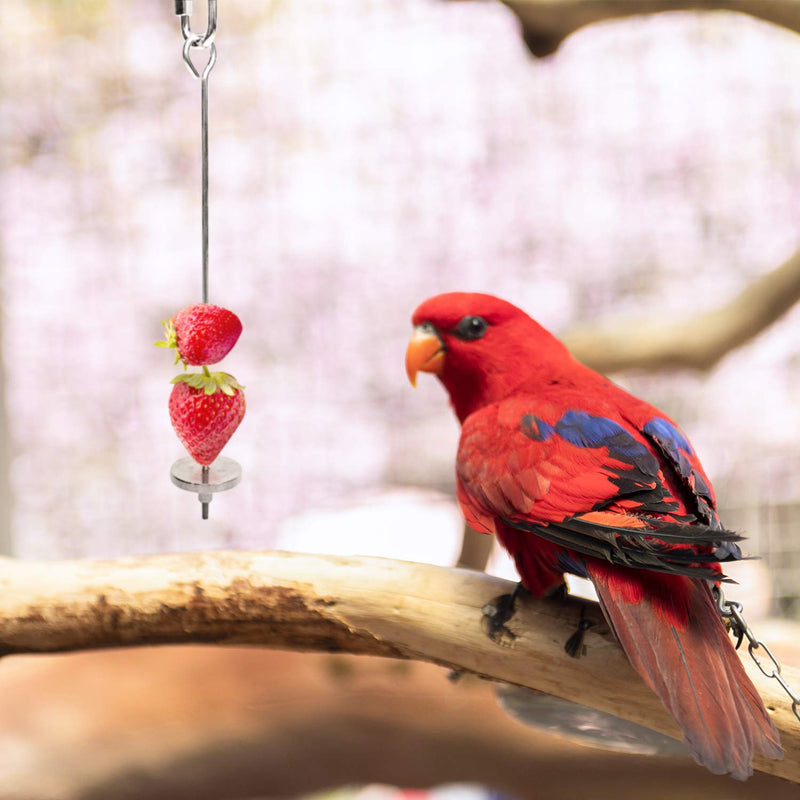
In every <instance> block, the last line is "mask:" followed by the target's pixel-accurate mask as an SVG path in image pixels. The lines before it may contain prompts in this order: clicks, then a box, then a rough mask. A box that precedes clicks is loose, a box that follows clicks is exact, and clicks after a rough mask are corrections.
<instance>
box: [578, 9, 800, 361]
mask: <svg viewBox="0 0 800 800" xmlns="http://www.w3.org/2000/svg"><path fill="white" fill-rule="evenodd" d="M798 9H800V4H798ZM798 300H800V252H797V253H795V254H794V255H793V256H792V257H791V258H790V259H788V261H786V262H784V263H783V264H781V265H780V266H779V267H777V268H776V269H774V270H772V271H771V272H768V273H767V274H766V275H763V276H762V277H760V278H758V279H757V280H755V281H753V282H752V283H750V284H749V285H748V286H746V287H745V288H744V289H743V290H742V291H741V292H740V293H739V294H738V295H737V296H736V297H734V298H733V299H732V300H730V301H729V302H727V303H725V304H724V305H722V306H720V307H719V308H715V309H712V310H711V311H706V312H705V313H702V314H696V315H694V316H693V317H691V318H690V319H684V320H679V321H677V322H667V323H663V322H655V321H653V320H652V318H651V319H632V320H626V321H623V322H615V323H614V324H613V325H609V326H608V327H606V328H603V327H600V326H597V327H592V328H585V329H584V328H581V329H576V330H573V331H571V332H569V333H567V334H566V335H565V336H564V342H565V343H566V345H567V346H568V347H569V348H570V350H571V351H572V352H573V354H574V355H575V357H576V358H578V359H579V360H580V361H583V362H584V363H585V364H587V365H589V366H591V367H592V368H593V369H596V370H598V371H600V372H606V373H610V372H618V371H620V370H624V369H647V370H649V371H655V370H661V369H680V368H683V369H695V370H708V369H711V367H713V366H714V365H715V364H716V363H717V362H719V361H720V359H722V358H723V357H724V356H725V355H727V354H728V353H729V352H731V351H732V350H734V349H735V348H737V347H740V346H741V345H743V344H744V343H745V342H748V341H749V340H750V339H752V338H754V337H755V336H757V335H758V334H759V333H761V332H762V331H763V330H765V329H766V328H768V327H769V326H770V325H771V324H772V323H773V322H775V321H776V320H777V319H779V318H780V317H781V316H783V314H785V313H786V312H787V311H788V310H789V309H790V308H791V307H792V306H793V305H794V304H795V303H797V301H798Z"/></svg>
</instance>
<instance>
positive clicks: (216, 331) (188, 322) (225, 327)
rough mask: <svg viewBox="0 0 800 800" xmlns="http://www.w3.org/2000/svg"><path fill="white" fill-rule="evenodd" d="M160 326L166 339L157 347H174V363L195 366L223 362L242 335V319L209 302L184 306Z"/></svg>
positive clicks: (158, 343)
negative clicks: (163, 329)
mask: <svg viewBox="0 0 800 800" xmlns="http://www.w3.org/2000/svg"><path fill="white" fill-rule="evenodd" d="M162 324H163V325H164V328H165V329H166V334H167V335H166V339H165V341H161V342H156V347H174V348H175V350H176V351H177V353H176V355H175V363H176V364H177V363H178V361H183V363H184V364H185V365H186V364H191V365H192V366H195V367H202V366H205V365H207V364H216V363H217V362H218V361H222V359H223V358H225V356H226V355H228V353H229V352H230V351H231V349H232V348H233V346H234V345H235V344H236V342H237V340H238V339H239V336H240V334H241V332H242V323H241V320H240V319H239V317H237V316H236V314H234V313H233V311H228V309H227V308H222V306H214V305H211V304H210V303H195V304H194V305H191V306H186V308H184V309H183V310H182V311H179V312H178V313H177V314H176V315H175V316H174V317H173V318H172V319H169V320H167V321H166V322H164V323H162Z"/></svg>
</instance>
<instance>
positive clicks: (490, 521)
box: [457, 397, 741, 580]
mask: <svg viewBox="0 0 800 800" xmlns="http://www.w3.org/2000/svg"><path fill="white" fill-rule="evenodd" d="M531 404H532V401H531V399H530V398H527V397H521V398H512V399H510V400H506V401H504V402H502V403H498V404H495V405H493V406H488V407H486V408H484V409H483V410H482V411H480V412H478V413H477V414H473V415H472V416H471V417H469V418H468V419H467V420H466V421H465V423H464V425H463V428H462V436H461V444H460V446H459V454H458V461H457V477H458V484H459V486H458V492H459V501H460V503H461V506H462V509H463V510H464V513H465V516H466V517H467V521H468V522H470V524H472V525H473V526H476V527H477V528H478V530H485V531H491V530H493V525H494V520H498V519H499V520H501V521H502V522H504V523H505V524H506V525H510V526H511V527H514V528H516V529H518V530H522V531H526V532H530V533H532V534H536V535H537V536H540V537H542V538H544V539H547V540H548V541H551V542H553V543H554V544H556V545H560V546H563V547H564V548H566V549H569V550H571V551H574V552H578V553H582V554H584V555H589V556H594V557H596V558H600V559H603V560H606V561H609V562H611V563H614V564H619V565H621V566H628V567H638V568H641V569H649V570H655V571H660V572H671V573H677V574H682V575H689V576H691V577H697V578H713V579H717V580H718V579H719V578H720V574H719V568H718V567H717V566H716V563H717V562H719V561H729V560H736V559H738V558H741V553H740V552H739V549H738V547H737V546H736V545H735V544H734V543H735V542H736V541H737V540H739V539H740V537H739V536H737V534H735V533H731V532H729V531H725V530H723V529H722V528H721V526H718V523H717V524H713V525H709V524H707V523H706V522H705V520H702V519H701V518H700V517H699V515H694V514H687V513H686V509H685V508H684V506H683V504H682V503H681V501H679V500H678V499H677V498H675V497H673V496H672V494H671V492H670V489H669V486H668V482H667V480H666V479H665V476H664V472H663V468H662V462H661V461H660V460H659V459H658V458H657V457H656V455H654V453H653V452H652V451H651V449H650V448H649V447H648V446H647V445H646V444H645V441H646V434H641V435H639V436H636V435H634V433H633V432H631V431H630V430H627V429H626V428H625V427H623V426H622V425H621V424H620V423H619V422H616V421H614V420H612V419H610V418H608V417H604V416H598V415H591V414H588V413H586V412H584V411H579V410H574V409H573V410H568V411H566V412H564V413H562V414H561V415H560V416H558V418H557V419H555V420H554V421H552V422H550V421H547V419H546V418H543V417H538V416H536V415H535V414H534V413H530V411H529V409H530V408H531ZM552 418H553V415H552V413H551V414H550V419H552ZM653 447H654V449H657V447H656V446H655V445H653ZM665 463H666V468H668V469H669V468H671V462H670V461H669V459H667V461H666V462H665ZM714 519H716V517H714Z"/></svg>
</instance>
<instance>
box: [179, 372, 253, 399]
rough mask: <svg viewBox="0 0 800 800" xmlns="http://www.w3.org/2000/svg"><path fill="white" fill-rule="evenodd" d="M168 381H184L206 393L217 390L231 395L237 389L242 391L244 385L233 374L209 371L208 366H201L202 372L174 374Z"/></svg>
mask: <svg viewBox="0 0 800 800" xmlns="http://www.w3.org/2000/svg"><path fill="white" fill-rule="evenodd" d="M170 383H185V384H187V385H188V386H190V387H191V388H192V389H197V391H200V392H203V393H205V394H207V395H212V394H214V393H215V392H218V391H219V392H222V393H223V394H227V395H228V396H230V397H233V395H235V394H236V392H237V391H244V386H242V385H241V384H240V383H239V382H238V381H237V380H236V378H234V377H233V375H229V374H228V373H227V372H209V371H208V367H203V371H202V372H184V373H183V374H182V375H176V376H175V377H174V378H173V379H172V380H171V381H170Z"/></svg>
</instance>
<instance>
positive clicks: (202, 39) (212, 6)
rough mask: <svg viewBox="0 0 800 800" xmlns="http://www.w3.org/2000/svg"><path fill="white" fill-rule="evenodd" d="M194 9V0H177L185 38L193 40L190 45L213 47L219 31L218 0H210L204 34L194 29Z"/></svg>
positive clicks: (177, 9) (177, 11)
mask: <svg viewBox="0 0 800 800" xmlns="http://www.w3.org/2000/svg"><path fill="white" fill-rule="evenodd" d="M193 10H194V3H193V0H175V13H176V14H177V15H178V16H179V17H180V18H181V33H182V34H183V40H184V42H191V44H190V45H189V47H211V45H212V44H213V43H214V36H215V35H216V33H217V0H208V22H207V24H206V32H205V33H204V34H198V33H194V32H193V31H192V26H191V15H192V11H193Z"/></svg>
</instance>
